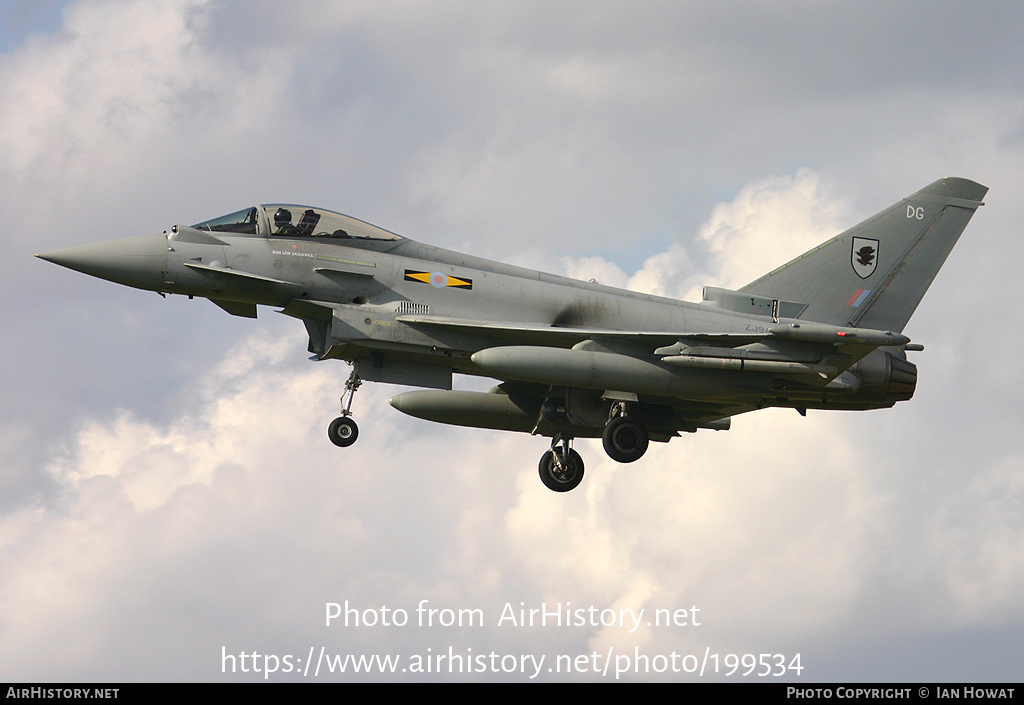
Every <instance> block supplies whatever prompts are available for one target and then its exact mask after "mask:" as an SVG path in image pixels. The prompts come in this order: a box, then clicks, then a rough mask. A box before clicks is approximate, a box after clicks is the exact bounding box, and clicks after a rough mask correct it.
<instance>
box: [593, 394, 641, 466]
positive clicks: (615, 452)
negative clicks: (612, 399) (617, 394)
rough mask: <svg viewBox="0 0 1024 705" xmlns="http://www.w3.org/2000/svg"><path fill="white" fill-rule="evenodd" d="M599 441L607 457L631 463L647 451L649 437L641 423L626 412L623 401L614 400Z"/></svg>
mask: <svg viewBox="0 0 1024 705" xmlns="http://www.w3.org/2000/svg"><path fill="white" fill-rule="evenodd" d="M601 441H602V443H603V444H604V451H605V452H606V453H607V454H608V457H609V458H611V459H612V460H615V461H617V462H620V463H632V462H635V461H637V460H640V458H642V457H643V454H644V453H646V452H647V445H648V444H649V443H650V438H649V437H648V435H647V429H646V428H644V426H643V424H641V423H639V422H638V421H634V420H633V418H632V417H631V416H628V415H627V414H626V404H625V402H616V403H614V404H612V408H611V415H610V417H609V419H608V423H607V424H606V425H605V427H604V433H603V434H602V435H601Z"/></svg>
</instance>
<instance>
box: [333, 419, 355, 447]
mask: <svg viewBox="0 0 1024 705" xmlns="http://www.w3.org/2000/svg"><path fill="white" fill-rule="evenodd" d="M327 437H328V438H330V439H331V443H333V444H334V445H336V446H338V447H339V448H348V447H349V446H350V445H352V444H353V443H355V442H356V439H357V438H359V427H358V426H357V425H356V422H355V421H353V420H352V419H351V418H349V417H348V416H339V417H338V418H336V419H334V421H331V425H330V426H328V427H327Z"/></svg>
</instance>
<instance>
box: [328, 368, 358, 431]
mask: <svg viewBox="0 0 1024 705" xmlns="http://www.w3.org/2000/svg"><path fill="white" fill-rule="evenodd" d="M362 383H363V380H362V379H360V377H359V375H357V374H356V371H355V370H352V374H350V375H349V377H348V381H347V382H345V394H343V395H342V397H341V416H339V417H338V418H336V419H334V421H331V425H330V426H328V427H327V437H328V438H329V439H330V440H331V443H333V444H334V445H336V446H338V447H339V448H348V447H349V446H350V445H352V444H353V443H355V442H356V439H357V438H359V426H357V425H356V422H355V421H354V420H353V419H352V398H353V397H354V396H355V395H356V390H357V389H359V386H360V385H361V384H362ZM345 397H348V401H347V402H346V401H345Z"/></svg>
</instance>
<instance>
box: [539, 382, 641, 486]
mask: <svg viewBox="0 0 1024 705" xmlns="http://www.w3.org/2000/svg"><path fill="white" fill-rule="evenodd" d="M627 408H628V407H627V402H623V401H616V402H614V403H613V404H612V406H611V409H610V410H609V418H608V423H607V424H605V427H604V433H603V434H602V437H601V440H602V441H603V443H604V449H605V452H606V453H608V456H609V457H610V458H611V459H612V460H615V461H617V462H620V463H632V462H635V461H637V460H640V458H641V457H643V454H644V453H646V452H647V446H648V445H649V444H650V436H649V435H648V433H647V428H646V427H645V426H644V425H643V424H642V423H641V422H640V421H638V420H636V419H635V418H634V417H633V416H630V415H629V414H628V413H627ZM571 442H572V437H571V436H568V435H565V434H562V433H556V434H555V437H554V438H553V439H552V441H551V450H549V451H547V452H546V453H544V455H542V456H541V458H540V467H539V468H538V470H539V471H540V480H541V482H543V483H544V486H545V487H547V488H548V489H549V490H554V491H555V492H568V491H569V490H572V489H575V488H576V487H577V486H578V485H579V484H580V482H582V481H583V458H581V457H580V454H579V453H577V452H576V451H575V450H573V449H572V448H570V447H569V445H570V443H571Z"/></svg>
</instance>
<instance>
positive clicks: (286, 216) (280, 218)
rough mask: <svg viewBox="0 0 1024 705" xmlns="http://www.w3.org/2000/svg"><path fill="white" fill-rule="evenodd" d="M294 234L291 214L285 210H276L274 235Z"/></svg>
mask: <svg viewBox="0 0 1024 705" xmlns="http://www.w3.org/2000/svg"><path fill="white" fill-rule="evenodd" d="M294 232H295V226H294V225H292V212H291V211H290V210H288V209H287V208H278V209H277V212H276V213H274V234H275V235H291V234H293V233H294Z"/></svg>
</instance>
